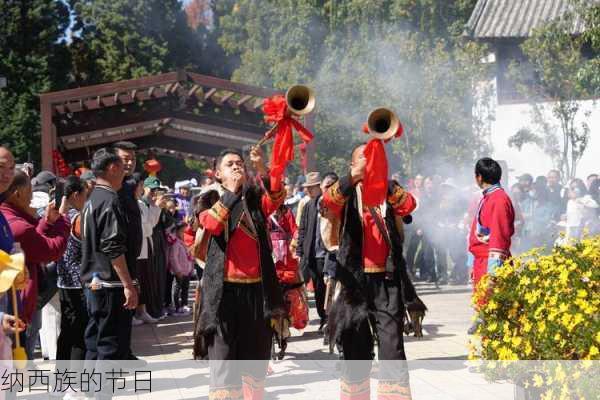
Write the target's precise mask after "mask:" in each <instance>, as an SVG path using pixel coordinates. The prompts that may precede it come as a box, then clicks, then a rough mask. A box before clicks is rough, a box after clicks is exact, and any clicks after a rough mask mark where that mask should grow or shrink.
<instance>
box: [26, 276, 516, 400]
mask: <svg viewBox="0 0 600 400" xmlns="http://www.w3.org/2000/svg"><path fill="white" fill-rule="evenodd" d="M193 286H195V283H194V285H193ZM417 290H418V292H419V294H420V296H421V298H422V300H423V301H424V302H425V304H426V305H427V306H428V308H429V311H428V313H427V315H426V317H425V320H424V324H423V326H424V337H423V338H422V339H417V338H414V337H406V336H404V338H405V348H406V353H407V356H408V359H409V361H408V366H406V364H402V363H400V364H395V365H392V366H390V365H388V364H386V365H385V366H384V365H383V364H382V363H374V365H373V374H372V378H373V379H372V381H371V398H376V393H377V391H376V379H375V378H376V371H378V370H379V368H388V369H389V368H394V367H402V366H403V367H404V368H407V369H405V370H407V371H408V373H409V376H410V387H411V392H412V398H413V399H417V400H418V399H427V400H430V399H433V400H437V399H439V400H447V399H451V400H452V399H456V400H462V399H466V398H473V399H477V400H487V399H501V400H509V399H514V398H515V388H514V386H513V385H510V384H507V383H489V382H486V381H485V379H484V377H483V376H482V375H481V374H480V373H478V369H477V367H476V365H475V364H473V363H471V362H468V361H467V360H466V357H467V334H466V331H467V329H468V326H469V325H470V320H471V315H472V310H471V308H470V293H471V289H470V287H469V286H442V287H440V288H436V287H434V286H433V285H427V284H419V285H418V286H417ZM311 304H312V301H311ZM312 305H313V306H314V304H312ZM311 317H312V318H313V319H312V321H311V323H310V325H309V326H308V327H307V329H306V330H305V332H304V333H303V334H302V335H299V334H298V332H296V334H297V335H295V336H293V337H292V338H291V339H290V343H289V346H288V351H287V355H286V357H285V359H284V360H283V361H276V362H273V361H271V362H270V365H271V367H272V373H271V374H270V375H269V376H268V378H267V381H266V385H267V387H266V394H265V399H268V400H270V399H282V400H288V399H289V400H304V399H306V400H320V399H323V400H329V399H339V387H340V383H339V370H340V361H339V360H338V357H337V355H335V354H333V355H332V354H329V352H328V350H327V349H326V347H325V346H323V339H322V337H321V336H320V335H319V334H318V333H317V328H318V318H317V316H316V311H315V310H314V308H312V309H311ZM192 343H193V338H192V320H191V317H169V318H167V319H165V320H164V321H163V322H161V323H159V324H157V325H142V326H141V327H134V328H133V340H132V345H133V351H134V353H135V354H136V355H137V356H139V357H141V358H143V359H144V360H146V361H148V365H146V366H140V365H138V364H134V365H131V364H132V363H127V362H123V361H120V362H119V367H120V368H122V369H124V370H128V371H135V372H136V373H137V372H138V371H139V372H142V371H152V372H151V385H152V390H151V392H149V393H148V392H142V391H141V390H140V391H138V390H137V389H135V388H136V387H137V386H136V385H137V380H136V379H135V378H134V377H132V374H133V373H132V372H130V373H129V375H128V378H127V385H126V387H125V383H123V386H124V391H123V392H118V393H117V394H118V397H117V398H124V399H148V400H150V399H152V400H154V399H156V400H170V399H182V400H192V399H193V400H200V399H202V400H205V399H208V382H209V377H210V370H209V368H208V362H206V361H192V360H191V358H192ZM240 364H241V362H240V361H232V362H231V364H230V368H239V367H238V366H239V365H240ZM101 367H102V366H101ZM50 369H51V368H50ZM146 373H147V372H146ZM123 382H125V381H123ZM113 384H114V382H113ZM142 387H144V385H142ZM23 394H25V393H23ZM47 396H48V395H47V393H33V392H29V393H27V394H26V395H24V396H21V395H19V397H22V398H27V399H34V400H37V399H43V398H48V397H47Z"/></svg>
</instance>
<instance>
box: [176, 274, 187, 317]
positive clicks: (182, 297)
mask: <svg viewBox="0 0 600 400" xmlns="http://www.w3.org/2000/svg"><path fill="white" fill-rule="evenodd" d="M189 290H190V277H189V276H184V277H181V278H179V277H177V276H176V277H175V286H174V287H173V304H174V305H175V309H178V308H180V307H183V306H187V305H188V291H189Z"/></svg>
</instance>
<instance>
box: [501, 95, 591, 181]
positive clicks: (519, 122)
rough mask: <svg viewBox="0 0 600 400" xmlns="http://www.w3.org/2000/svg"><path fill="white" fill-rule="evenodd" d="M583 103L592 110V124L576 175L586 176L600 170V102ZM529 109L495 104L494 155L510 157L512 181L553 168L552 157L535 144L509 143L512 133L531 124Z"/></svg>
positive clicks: (522, 106)
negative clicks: (513, 146)
mask: <svg viewBox="0 0 600 400" xmlns="http://www.w3.org/2000/svg"><path fill="white" fill-rule="evenodd" d="M582 106H583V107H584V108H586V109H589V110H590V111H592V114H591V116H590V117H589V119H588V120H587V122H588V124H589V126H590V138H589V142H588V146H587V149H586V151H585V153H584V155H583V158H582V159H581V161H580V162H579V164H578V166H577V176H578V177H579V178H582V179H584V180H585V178H586V177H587V176H588V175H589V174H591V173H599V174H600V102H597V103H596V105H594V104H593V102H592V101H584V102H582ZM530 110H531V107H530V106H529V105H527V104H512V105H500V106H499V105H497V104H496V105H495V115H496V120H495V121H494V122H493V123H492V127H491V143H492V148H493V153H492V157H493V158H495V159H498V160H506V161H507V163H508V166H509V170H510V171H509V174H510V181H511V183H512V182H514V178H515V177H517V176H518V175H520V174H523V173H525V172H527V173H530V174H531V175H533V177H534V178H535V177H536V176H538V175H546V173H547V172H548V170H550V169H552V168H553V165H552V160H551V159H550V157H548V156H547V155H546V154H545V153H544V152H543V151H542V150H541V149H540V148H538V147H537V146H535V145H532V144H527V145H525V146H523V148H522V149H521V151H518V150H517V149H516V148H511V147H509V146H508V139H509V137H510V136H512V135H514V134H515V133H516V132H517V131H518V130H519V129H521V128H524V127H532V123H531V114H530ZM558 133H559V134H560V132H558Z"/></svg>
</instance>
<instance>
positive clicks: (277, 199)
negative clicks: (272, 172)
mask: <svg viewBox="0 0 600 400" xmlns="http://www.w3.org/2000/svg"><path fill="white" fill-rule="evenodd" d="M285 194H286V191H285V189H280V190H278V191H277V192H272V191H268V190H267V191H265V193H264V194H263V196H262V199H261V206H262V212H263V213H264V214H265V216H266V217H269V216H270V215H271V214H273V213H274V212H275V210H277V209H278V208H279V207H280V206H281V205H282V204H283V202H284V201H285Z"/></svg>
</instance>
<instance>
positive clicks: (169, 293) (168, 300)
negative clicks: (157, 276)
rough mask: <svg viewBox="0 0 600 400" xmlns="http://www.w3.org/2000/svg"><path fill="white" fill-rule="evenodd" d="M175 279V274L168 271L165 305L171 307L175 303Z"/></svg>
mask: <svg viewBox="0 0 600 400" xmlns="http://www.w3.org/2000/svg"><path fill="white" fill-rule="evenodd" d="M174 280H175V275H173V274H172V273H171V272H169V271H167V275H166V285H165V298H164V302H165V307H170V306H171V304H173V281H174Z"/></svg>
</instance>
